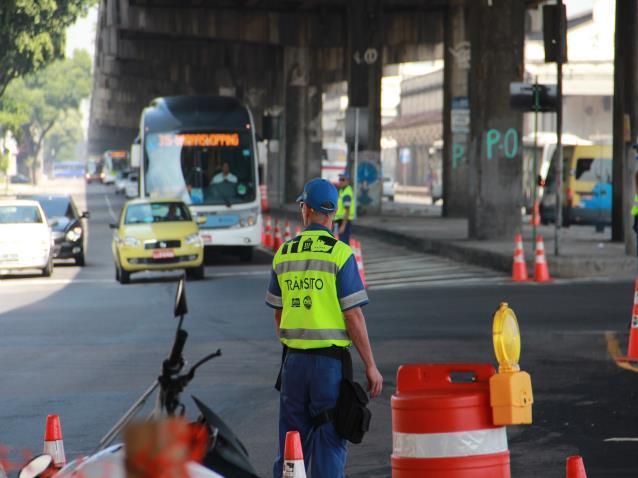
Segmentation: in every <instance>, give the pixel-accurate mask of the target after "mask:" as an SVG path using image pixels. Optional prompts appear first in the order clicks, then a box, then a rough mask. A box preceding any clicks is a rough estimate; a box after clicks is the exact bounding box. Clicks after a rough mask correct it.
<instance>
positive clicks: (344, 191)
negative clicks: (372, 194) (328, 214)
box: [335, 184, 357, 221]
mask: <svg viewBox="0 0 638 478" xmlns="http://www.w3.org/2000/svg"><path fill="white" fill-rule="evenodd" d="M345 196H350V198H351V200H350V211H348V221H352V220H353V219H354V218H355V211H356V210H357V204H356V199H355V197H354V191H353V190H352V186H350V185H349V184H348V185H347V186H346V187H345V188H341V189H339V201H338V202H337V213H336V214H335V221H340V220H341V219H343V218H344V217H345V215H346V208H345V206H344V205H343V198H344V197H345Z"/></svg>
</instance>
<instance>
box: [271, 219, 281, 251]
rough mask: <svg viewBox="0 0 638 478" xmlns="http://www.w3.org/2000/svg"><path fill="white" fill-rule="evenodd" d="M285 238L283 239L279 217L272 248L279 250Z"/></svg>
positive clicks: (276, 221) (276, 222)
mask: <svg viewBox="0 0 638 478" xmlns="http://www.w3.org/2000/svg"><path fill="white" fill-rule="evenodd" d="M282 243H283V240H282V239H281V229H280V228H279V219H275V237H274V238H273V244H272V250H273V251H274V252H277V251H278V250H279V248H280V247H281V244H282Z"/></svg>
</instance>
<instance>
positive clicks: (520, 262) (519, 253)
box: [512, 234, 529, 282]
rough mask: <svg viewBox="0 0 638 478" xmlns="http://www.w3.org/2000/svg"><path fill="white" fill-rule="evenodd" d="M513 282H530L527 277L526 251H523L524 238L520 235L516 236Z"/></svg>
mask: <svg viewBox="0 0 638 478" xmlns="http://www.w3.org/2000/svg"><path fill="white" fill-rule="evenodd" d="M512 280H513V281H514V282H525V281H527V280H529V277H528V275H527V263H526V262H525V251H524V250H523V236H521V235H520V234H516V238H515V239H514V263H513V264H512Z"/></svg>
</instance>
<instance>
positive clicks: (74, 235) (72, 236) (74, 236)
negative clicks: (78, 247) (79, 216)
mask: <svg viewBox="0 0 638 478" xmlns="http://www.w3.org/2000/svg"><path fill="white" fill-rule="evenodd" d="M80 237H82V228H81V227H74V228H73V229H71V230H70V231H69V232H67V233H66V238H67V240H69V241H71V242H75V241H77V240H78V239H79V238H80Z"/></svg>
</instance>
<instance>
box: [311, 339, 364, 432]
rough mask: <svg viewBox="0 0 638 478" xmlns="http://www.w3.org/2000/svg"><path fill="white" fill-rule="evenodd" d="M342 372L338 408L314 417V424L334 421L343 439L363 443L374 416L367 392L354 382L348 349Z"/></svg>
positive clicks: (344, 349)
mask: <svg viewBox="0 0 638 478" xmlns="http://www.w3.org/2000/svg"><path fill="white" fill-rule="evenodd" d="M341 370H342V374H343V379H342V380H341V388H340V390H339V398H338V400H337V405H336V407H335V408H333V409H331V410H326V411H324V412H322V413H320V414H319V415H316V416H314V417H313V418H312V424H313V425H314V426H315V427H319V426H321V425H323V424H324V423H328V422H329V421H332V422H333V424H334V427H335V430H336V431H337V434H338V435H339V436H340V437H341V438H343V439H345V440H348V441H349V442H351V443H361V440H363V435H365V433H366V432H367V431H368V430H369V429H370V419H371V418H372V414H371V413H370V410H368V408H367V407H366V405H367V404H368V395H367V394H366V391H365V390H364V389H363V387H362V386H361V385H359V384H358V383H357V382H355V381H354V380H353V374H352V357H351V356H350V352H349V351H348V349H346V348H343V349H342V351H341Z"/></svg>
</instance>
